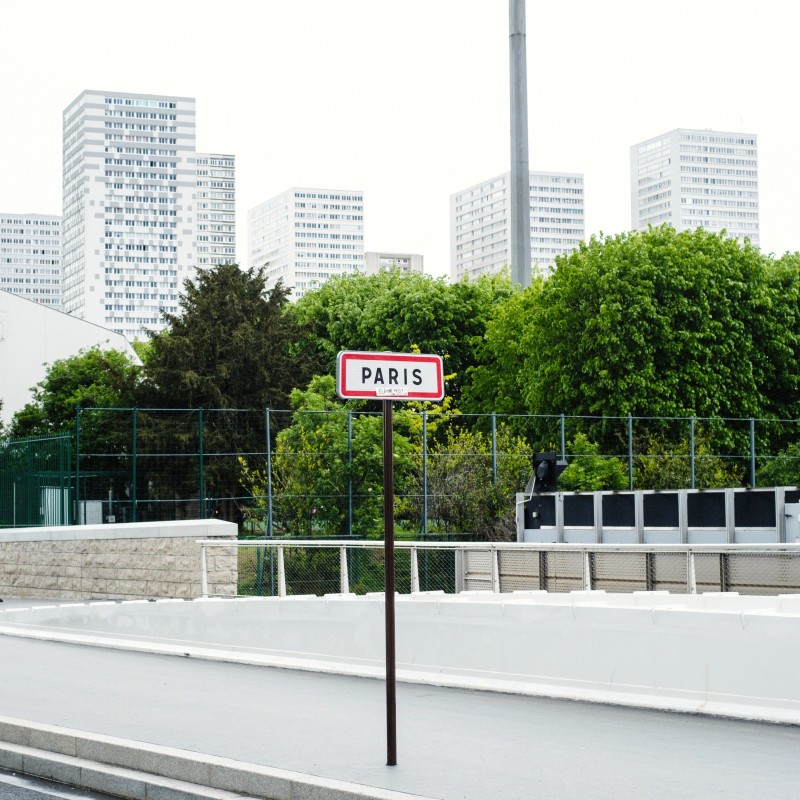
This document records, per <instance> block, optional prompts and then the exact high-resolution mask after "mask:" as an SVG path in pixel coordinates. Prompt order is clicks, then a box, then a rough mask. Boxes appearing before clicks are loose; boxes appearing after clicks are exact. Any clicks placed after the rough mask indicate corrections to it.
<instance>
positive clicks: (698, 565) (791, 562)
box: [198, 539, 800, 597]
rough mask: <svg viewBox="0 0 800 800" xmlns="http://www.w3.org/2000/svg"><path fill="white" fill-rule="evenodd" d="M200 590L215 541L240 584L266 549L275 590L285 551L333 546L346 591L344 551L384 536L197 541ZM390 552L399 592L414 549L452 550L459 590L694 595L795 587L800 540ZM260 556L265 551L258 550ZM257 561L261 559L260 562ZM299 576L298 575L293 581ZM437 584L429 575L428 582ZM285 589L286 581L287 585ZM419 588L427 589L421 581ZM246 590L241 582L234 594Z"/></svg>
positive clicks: (460, 546)
mask: <svg viewBox="0 0 800 800" xmlns="http://www.w3.org/2000/svg"><path fill="white" fill-rule="evenodd" d="M198 544H199V545H200V548H201V555H200V558H201V573H202V579H201V580H202V587H201V588H202V595H203V597H208V596H209V594H210V593H213V592H211V591H210V587H209V579H208V569H207V564H208V560H209V555H208V553H209V552H213V550H214V549H216V548H219V547H225V548H231V547H235V548H237V549H238V550H239V551H240V552H239V559H238V563H239V583H240V587H241V586H242V583H243V573H245V572H247V569H248V568H247V562H246V559H244V558H243V557H242V556H243V552H242V551H247V550H250V551H256V553H258V552H259V551H269V552H270V553H271V559H272V560H271V569H272V576H273V580H272V581H271V583H272V584H273V588H272V589H271V590H270V591H268V592H266V593H267V594H274V595H277V596H279V597H285V596H287V595H289V594H297V593H298V592H296V591H289V590H288V589H287V568H286V560H287V552H288V553H290V554H291V553H292V551H297V550H306V551H307V550H338V552H339V559H338V570H336V572H338V575H333V574H330V573H329V574H328V575H327V579H328V582H329V583H331V582H334V581H335V582H336V583H337V584H338V589H339V592H340V593H342V594H348V593H350V592H351V585H350V560H351V559H350V555H349V554H350V551H356V550H368V551H372V553H373V555H374V558H375V563H376V564H379V565H380V566H381V567H382V564H381V555H382V551H383V543H382V542H381V541H375V540H349V539H348V540H331V539H297V540H287V539H281V540H274V539H273V540H264V539H255V540H240V541H238V542H220V541H216V540H201V541H199V542H198ZM395 548H396V551H399V552H404V551H408V552H409V577H408V584H407V586H402V585H400V583H399V582H398V591H401V592H402V591H404V590H405V591H409V592H412V593H414V592H419V591H420V588H421V582H420V559H419V554H420V552H423V553H425V552H427V551H439V552H442V551H444V552H450V553H452V554H453V558H452V566H448V569H450V570H452V574H448V575H439V576H438V577H439V579H440V583H442V584H446V585H447V586H449V587H451V589H450V590H451V591H453V590H454V591H456V592H461V591H470V590H473V591H474V590H483V591H491V592H495V593H498V592H508V591H514V590H518V589H523V590H524V589H531V590H536V589H545V590H548V591H570V590H575V589H584V590H593V589H606V590H608V591H617V592H618V591H635V590H637V589H638V590H649V591H653V590H660V589H666V590H669V591H675V592H685V593H688V594H696V593H697V592H698V591H723V592H724V591H739V592H740V593H742V594H773V595H774V594H795V593H800V544H796V543H792V544H760V545H753V544H740V545H736V544H728V545H672V544H670V545H641V544H632V545H603V544H597V545H583V544H581V545H579V544H539V543H519V542H425V541H408V542H403V541H400V542H396V543H395ZM260 557H261V558H262V559H263V556H260ZM260 563H263V560H262V562H260ZM298 582H300V581H298ZM434 583H435V581H434ZM289 588H291V587H289ZM424 588H425V589H429V588H430V582H429V581H428V582H426V585H425V587H424ZM247 593H250V594H253V593H257V594H262V593H264V592H262V591H260V590H259V591H258V592H247V591H242V589H241V588H240V590H239V594H247Z"/></svg>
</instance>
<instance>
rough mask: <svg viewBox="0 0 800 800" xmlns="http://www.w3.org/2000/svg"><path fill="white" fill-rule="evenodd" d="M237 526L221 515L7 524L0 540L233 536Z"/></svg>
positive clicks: (205, 537)
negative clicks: (98, 522)
mask: <svg viewBox="0 0 800 800" xmlns="http://www.w3.org/2000/svg"><path fill="white" fill-rule="evenodd" d="M238 530H239V529H238V528H237V527H236V525H235V524H234V523H233V522H226V521H225V520H222V519H200V520H197V519H195V520H172V521H169V522H127V523H121V522H120V523H118V524H109V525H60V526H54V527H41V528H7V529H5V530H3V531H2V532H0V543H3V542H77V541H82V540H96V539H168V538H175V537H177V538H184V539H185V538H190V539H215V538H218V537H220V536H222V537H231V538H233V539H236V537H237V535H238Z"/></svg>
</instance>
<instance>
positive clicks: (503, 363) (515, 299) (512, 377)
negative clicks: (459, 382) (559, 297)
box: [461, 278, 544, 414]
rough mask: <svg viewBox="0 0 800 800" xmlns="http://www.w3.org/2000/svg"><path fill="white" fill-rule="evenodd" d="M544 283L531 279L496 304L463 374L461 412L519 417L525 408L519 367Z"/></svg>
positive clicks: (523, 378)
mask: <svg viewBox="0 0 800 800" xmlns="http://www.w3.org/2000/svg"><path fill="white" fill-rule="evenodd" d="M543 283H544V281H543V280H542V279H541V278H534V280H533V283H532V284H531V285H530V286H529V287H527V288H526V289H524V290H522V291H515V292H514V293H512V294H511V295H509V296H508V297H507V298H506V299H505V300H504V301H502V302H500V303H498V304H497V305H496V306H495V307H494V309H493V311H492V316H491V318H490V319H489V320H488V321H487V324H486V333H485V335H484V338H483V341H482V342H481V344H480V346H479V347H478V348H477V352H476V363H475V364H473V366H471V367H469V368H468V370H467V385H466V387H465V390H464V398H463V400H462V404H461V407H462V410H463V411H464V412H465V413H472V414H490V413H492V412H496V413H498V414H521V413H523V411H524V410H525V408H526V401H525V394H526V391H527V375H526V373H525V371H524V370H522V369H521V366H522V365H523V364H524V363H525V362H526V361H527V359H528V358H529V356H530V353H529V352H528V348H529V347H530V346H531V341H530V338H529V337H528V336H527V335H524V334H528V333H530V331H528V327H529V324H530V319H531V317H532V316H533V314H534V312H535V311H536V309H537V308H538V302H539V294H540V293H541V290H542V286H543Z"/></svg>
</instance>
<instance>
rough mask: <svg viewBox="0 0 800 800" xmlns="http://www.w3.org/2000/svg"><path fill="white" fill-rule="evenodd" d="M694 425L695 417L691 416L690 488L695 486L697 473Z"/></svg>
mask: <svg viewBox="0 0 800 800" xmlns="http://www.w3.org/2000/svg"><path fill="white" fill-rule="evenodd" d="M694 425H695V418H694V417H691V418H690V419H689V474H690V481H689V488H690V489H694V488H695V485H694V484H695V474H694Z"/></svg>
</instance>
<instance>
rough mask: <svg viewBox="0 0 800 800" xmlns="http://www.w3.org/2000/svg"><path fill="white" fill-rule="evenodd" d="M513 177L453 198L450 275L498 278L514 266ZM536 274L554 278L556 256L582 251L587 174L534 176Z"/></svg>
mask: <svg viewBox="0 0 800 800" xmlns="http://www.w3.org/2000/svg"><path fill="white" fill-rule="evenodd" d="M510 183H511V176H510V173H509V172H506V173H504V174H503V175H498V176H497V177H495V178H490V179H489V180H487V181H483V182H482V183H478V184H475V186H470V187H469V188H468V189H463V190H462V191H460V192H456V193H455V194H453V195H451V196H450V276H451V278H452V280H454V281H457V280H461V279H462V278H464V277H466V278H469V279H470V280H473V279H475V278H477V277H478V276H479V275H484V274H493V273H496V272H498V271H500V270H501V269H502V268H503V267H504V266H507V265H510V263H511V247H510V240H509V236H510V233H509V231H510V225H511V204H510ZM530 198H531V271H532V273H533V274H534V275H536V274H545V275H546V274H549V272H550V271H551V270H552V269H553V267H555V263H556V256H559V255H563V254H565V253H570V252H572V251H573V250H575V249H577V247H578V245H579V244H580V243H581V241H583V239H584V238H585V234H586V222H585V216H584V193H583V175H581V174H579V173H575V172H541V171H535V170H531V172H530Z"/></svg>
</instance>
